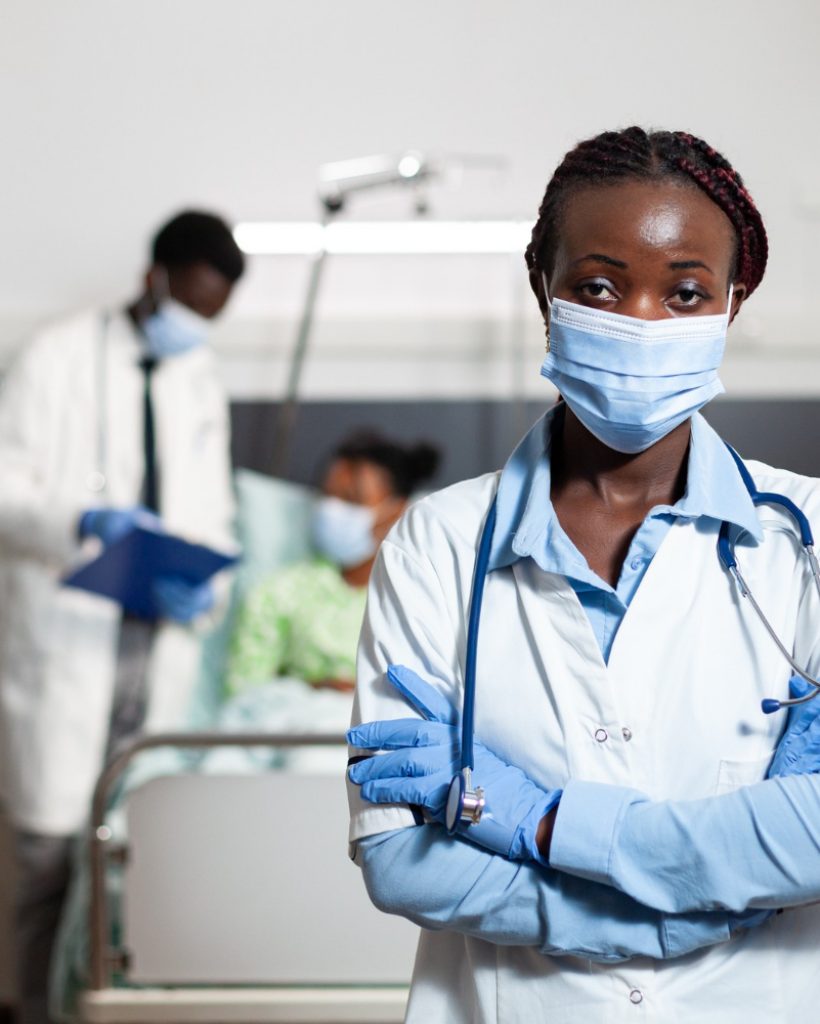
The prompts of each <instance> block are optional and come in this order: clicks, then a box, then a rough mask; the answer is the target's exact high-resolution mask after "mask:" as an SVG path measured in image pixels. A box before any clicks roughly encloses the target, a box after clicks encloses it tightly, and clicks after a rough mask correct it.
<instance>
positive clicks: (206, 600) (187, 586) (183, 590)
mask: <svg viewBox="0 0 820 1024" xmlns="http://www.w3.org/2000/svg"><path fill="white" fill-rule="evenodd" d="M153 594H154V600H155V601H156V603H157V607H158V608H159V613H160V616H161V618H163V619H173V620H174V622H190V621H191V620H192V619H195V618H196V617H197V616H198V615H202V614H203V612H207V611H209V610H210V609H211V608H213V606H214V591H213V587H212V586H211V584H210V583H208V582H207V581H206V582H205V583H189V582H188V581H187V580H185V579H183V578H182V577H181V576H160V577H159V578H158V579H157V580H155V582H154V590H153Z"/></svg>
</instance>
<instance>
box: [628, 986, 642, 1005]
mask: <svg viewBox="0 0 820 1024" xmlns="http://www.w3.org/2000/svg"><path fill="white" fill-rule="evenodd" d="M629 1001H630V1003H634V1004H635V1006H637V1005H638V1003H642V1002H643V992H641V990H640V989H639V988H633V989H632V991H631V992H630V993H629Z"/></svg>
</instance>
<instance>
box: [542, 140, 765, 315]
mask: <svg viewBox="0 0 820 1024" xmlns="http://www.w3.org/2000/svg"><path fill="white" fill-rule="evenodd" d="M666 177H675V178H679V179H682V180H685V181H687V182H689V183H691V184H693V185H696V186H697V187H698V188H700V189H702V190H703V192H705V193H706V195H707V196H709V198H710V199H711V200H712V201H713V202H714V203H715V204H716V205H717V206H719V207H720V209H721V210H723V212H724V213H725V214H726V216H727V217H728V218H729V220H730V221H731V222H732V225H733V227H734V229H735V233H736V236H737V252H736V265H735V277H736V279H737V280H739V281H741V282H742V283H743V284H744V285H745V286H746V289H747V296H748V295H751V293H752V292H753V291H754V290H755V288H757V286H758V285H759V284H760V282H761V280H762V278H763V274H764V272H765V270H766V260H767V258H768V251H769V249H768V241H767V238H766V229H765V228H764V226H763V219H762V218H761V216H760V213H759V211H758V209H757V207H756V206H755V204H754V201H753V200H752V197H751V196H750V195H749V192H748V190H747V189H746V187H745V186H744V184H743V179H742V178H741V177H740V175H739V174H738V173H737V171H735V169H734V168H733V167H732V165H731V164H730V163H729V161H728V160H727V159H726V158H725V157H724V156H722V155H721V154H720V153H718V151H717V150H716V149H713V148H712V146H710V145H708V143H706V142H704V141H703V139H699V138H697V137H696V136H694V135H690V134H689V133H688V132H651V133H647V132H645V131H644V130H643V129H642V128H638V127H632V128H624V129H623V130H622V131H617V132H603V133H602V134H601V135H597V136H595V138H592V139H587V140H585V141H584V142H580V143H579V144H578V145H577V146H576V147H575V149H573V150H571V151H570V152H569V153H567V155H566V156H565V157H564V159H563V161H562V163H561V164H560V166H559V167H558V169H557V170H556V172H555V174H554V175H553V176H552V180H551V181H550V183H549V185H547V190H546V192H545V193H544V199H543V201H542V203H541V207H540V209H539V211H538V221H537V222H536V224H535V227H534V228H533V231H532V240H531V242H530V244H529V245H528V246H527V252H526V260H527V266H528V267H530V269H533V268H535V267H536V266H540V267H542V268H543V269H545V270H550V269H551V260H552V257H553V254H554V250H555V244H556V241H557V232H558V228H559V223H558V222H559V218H560V214H561V210H562V208H563V203H564V201H565V200H566V198H567V196H568V195H570V194H571V193H572V192H574V191H576V190H577V189H579V188H583V187H585V186H586V187H589V186H594V185H606V184H612V183H614V182H616V181H619V180H623V179H628V178H637V179H643V180H648V179H654V180H658V179H662V178H666Z"/></svg>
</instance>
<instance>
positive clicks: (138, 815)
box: [81, 733, 418, 1024]
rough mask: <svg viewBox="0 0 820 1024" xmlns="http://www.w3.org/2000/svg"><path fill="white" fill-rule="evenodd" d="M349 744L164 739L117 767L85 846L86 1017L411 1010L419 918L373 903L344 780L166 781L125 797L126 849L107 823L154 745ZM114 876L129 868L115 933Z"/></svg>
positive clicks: (327, 1015) (119, 1023)
mask: <svg viewBox="0 0 820 1024" xmlns="http://www.w3.org/2000/svg"><path fill="white" fill-rule="evenodd" d="M342 742H343V737H333V736H327V735H302V736H293V735H271V734H258V735H256V734H236V735H225V734H219V733H214V734H203V733H199V734H197V733H180V734H167V735H155V736H150V737H147V738H144V739H142V740H140V741H138V742H137V743H135V744H133V745H132V746H131V747H129V748H128V749H127V750H126V751H124V752H123V754H121V755H120V756H119V757H118V758H117V759H116V760H115V761H114V762H113V763H112V764H111V765H110V766H109V767H108V769H107V770H106V772H105V773H104V774H103V776H102V777H101V778H100V780H99V783H98V786H97V790H96V793H95V798H94V809H93V819H92V825H91V832H90V838H89V846H88V855H89V857H90V866H91V905H90V920H89V926H90V961H91V962H90V987H89V988H88V990H87V991H86V992H85V993H84V995H83V997H82V1000H81V1017H82V1019H83V1020H84V1021H87V1022H89V1024H92V1022H93V1024H125V1022H133V1024H136V1022H144V1024H148V1022H174V1024H188V1022H217V1021H219V1022H252V1021H253V1022H262V1021H264V1022H297V1021H298V1022H313V1024H319V1022H325V1024H331V1022H341V1021H350V1022H353V1021H355V1022H384V1024H387V1022H393V1021H401V1020H402V1019H403V1016H404V1008H405V1003H406V998H407V986H408V983H409V978H410V973H411V970H412V964H413V958H414V953H415V945H416V941H417V937H418V929H416V928H414V927H413V926H412V925H410V924H409V923H408V922H407V921H404V920H402V919H399V918H394V917H389V916H387V915H385V914H381V913H380V912H378V911H377V910H375V909H374V908H373V907H372V905H371V904H370V903H369V901H368V898H367V894H366V892H365V889H364V885H363V883H362V880H361V877H360V875H359V873H358V869H357V868H356V867H355V866H354V865H353V864H352V863H351V862H350V860H349V859H348V858H347V856H346V832H347V812H346V800H345V794H344V780H343V778H342V777H341V776H335V775H333V776H332V775H308V774H303V775H299V774H292V773H284V772H259V773H255V774H238V775H219V774H216V775H214V774H195V773H184V774H180V775H170V776H158V777H155V778H153V779H150V780H149V781H147V782H144V783H142V784H140V785H138V786H137V787H136V788H134V789H133V790H131V791H130V792H127V793H126V794H125V795H124V797H122V801H121V807H122V809H123V811H124V814H125V819H126V835H127V842H126V843H125V844H121V843H118V842H116V841H115V840H114V837H113V832H112V829H111V828H110V827H109V825H108V824H107V823H106V811H107V807H108V805H109V803H110V801H111V797H112V794H113V793H114V792H115V791H116V790H117V788H118V787H119V786H120V785H121V782H122V779H123V774H124V773H125V772H126V771H127V769H128V767H129V765H130V764H131V762H132V761H133V760H134V759H135V758H136V757H137V756H138V755H140V754H141V753H144V752H145V751H149V750H151V749H156V748H159V747H173V748H181V749H191V748H199V749H214V748H218V747H256V748H258V747H261V746H265V747H277V748H279V747H282V748H287V747H298V746H302V745H305V744H309V745H310V746H312V747H314V746H315V747H318V746H331V745H333V744H339V743H342ZM112 873H115V874H116V873H120V875H121V878H120V882H121V906H120V908H119V915H118V924H117V928H116V930H115V931H114V930H112V923H113V921H112V913H111V906H110V902H109V895H108V885H107V882H108V881H109V879H110V876H111V875H112ZM115 936H116V938H115ZM112 943H113V944H112Z"/></svg>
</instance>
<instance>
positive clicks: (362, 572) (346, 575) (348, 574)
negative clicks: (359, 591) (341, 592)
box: [342, 557, 376, 587]
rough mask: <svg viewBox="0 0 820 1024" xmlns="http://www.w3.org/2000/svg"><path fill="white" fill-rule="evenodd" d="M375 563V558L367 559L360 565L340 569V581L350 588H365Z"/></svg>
mask: <svg viewBox="0 0 820 1024" xmlns="http://www.w3.org/2000/svg"><path fill="white" fill-rule="evenodd" d="M375 561H376V559H375V557H374V558H368V560H367V561H366V562H362V564H361V565H352V566H350V568H348V569H342V579H343V580H344V581H345V583H347V585H348V586H350V587H366V586H367V584H368V581H369V580H370V572H371V570H372V569H373V563H374V562H375Z"/></svg>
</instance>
